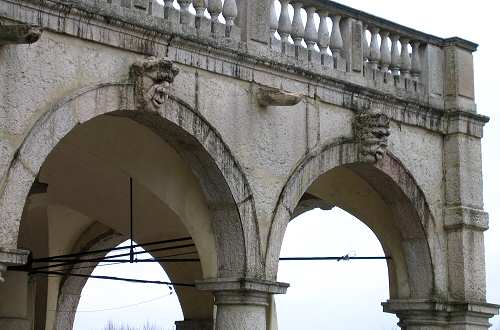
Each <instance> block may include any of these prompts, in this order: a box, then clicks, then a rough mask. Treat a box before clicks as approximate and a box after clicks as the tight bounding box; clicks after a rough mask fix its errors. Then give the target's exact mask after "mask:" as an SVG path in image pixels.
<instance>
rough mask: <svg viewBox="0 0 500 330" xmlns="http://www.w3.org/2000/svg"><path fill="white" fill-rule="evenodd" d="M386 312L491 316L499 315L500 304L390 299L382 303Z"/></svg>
mask: <svg viewBox="0 0 500 330" xmlns="http://www.w3.org/2000/svg"><path fill="white" fill-rule="evenodd" d="M382 306H383V310H384V312H386V313H393V314H400V313H422V312H424V313H429V312H430V313H438V314H439V313H449V314H468V313H471V314H477V315H483V316H484V317H487V318H490V317H493V316H494V315H498V312H499V308H500V305H495V304H488V303H473V302H438V301H434V300H425V299H422V300H398V299H394V300H388V301H387V302H384V303H382Z"/></svg>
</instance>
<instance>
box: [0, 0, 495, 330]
mask: <svg viewBox="0 0 500 330" xmlns="http://www.w3.org/2000/svg"><path fill="white" fill-rule="evenodd" d="M279 4H280V6H277V3H275V2H272V1H265V0H249V1H242V0H239V1H238V0H224V1H221V0H177V2H175V3H174V2H173V0H165V4H164V5H160V4H158V3H157V2H156V1H148V0H108V1H103V0H43V1H42V0H16V1H14V0H0V72H1V74H0V86H1V87H0V272H1V274H2V279H3V283H1V284H0V297H1V299H0V328H1V329H9V330H10V329H22V330H24V329H50V330H53V329H55V330H63V329H71V328H72V323H73V320H74V312H71V310H74V309H75V308H76V306H77V305H78V301H79V295H80V293H81V290H82V288H83V286H84V285H85V281H86V279H85V278H84V277H76V276H69V274H73V275H74V274H80V275H88V274H90V273H91V271H92V267H94V266H95V265H96V264H97V261H96V260H93V261H87V262H85V263H83V264H84V265H87V268H82V267H81V263H80V264H78V265H79V266H77V265H67V266H66V267H63V268H57V269H58V270H59V271H60V272H62V273H63V274H61V275H62V276H58V277H40V276H33V274H32V273H30V272H26V271H24V272H23V271H19V269H23V268H19V266H23V265H24V266H25V267H27V266H29V267H31V268H30V269H31V270H33V267H38V269H39V270H40V269H42V268H43V267H48V266H50V262H49V261H47V262H46V263H41V264H38V265H35V264H33V263H32V262H30V260H33V258H42V257H46V256H55V255H65V254H71V253H82V252H85V251H90V250H96V249H103V248H110V247H113V246H116V245H117V244H118V243H120V242H122V241H124V240H126V239H127V237H128V234H129V227H128V217H129V209H128V201H129V199H128V198H129V185H128V183H129V178H133V179H134V182H135V186H134V196H135V206H134V212H135V213H134V217H135V218H136V219H139V220H137V222H136V224H135V235H134V239H135V241H136V242H137V243H138V244H143V243H146V242H151V241H158V240H171V239H176V238H179V237H189V238H190V239H191V240H192V242H193V244H194V248H195V250H194V251H193V250H192V249H191V250H190V249H189V248H190V247H185V248H183V249H184V250H182V248H181V250H182V252H184V253H185V254H186V255H188V256H191V257H193V258H199V262H191V263H170V262H163V263H162V266H163V267H164V269H165V271H166V272H167V273H168V275H169V277H170V278H171V279H172V280H173V281H174V282H184V283H196V288H191V287H180V286H177V287H176V288H175V289H176V292H177V295H178V297H179V301H180V304H181V307H182V310H183V313H184V318H185V320H184V321H179V322H177V329H198V330H200V329H212V328H213V327H215V329H217V330H256V329H276V328H277V325H276V318H275V310H274V302H273V296H274V295H275V294H284V293H285V292H286V288H287V286H288V285H287V284H286V283H279V282H277V281H276V274H277V270H278V262H279V252H280V247H281V242H282V240H283V236H284V234H285V230H286V227H287V224H288V222H289V221H290V220H291V219H292V218H293V217H295V216H297V215H298V214H299V213H301V212H305V211H307V210H309V209H312V208H315V207H325V205H327V206H335V207H340V208H342V209H344V210H346V211H348V212H349V213H351V214H353V215H354V216H356V217H357V218H358V219H360V220H361V221H363V222H364V223H365V224H366V225H367V226H369V227H370V228H371V229H372V230H373V232H374V233H375V234H376V236H377V237H378V239H379V240H380V242H381V245H382V247H383V249H384V252H385V254H386V255H387V256H390V259H388V260H387V267H388V273H389V286H390V300H388V301H387V302H384V303H383V309H384V311H386V312H389V313H395V314H396V315H397V316H398V317H399V320H400V322H399V325H400V326H401V328H402V329H407V330H424V329H426V330H444V329H458V330H462V329H463V330H479V329H487V328H488V327H489V323H488V319H489V318H490V317H492V316H493V315H495V314H496V313H497V312H498V306H496V305H492V304H488V303H487V302H486V283H485V265H484V243H483V232H484V231H485V230H486V229H487V228H488V215H487V213H486V212H484V211H483V201H482V174H481V138H482V131H483V126H484V125H485V124H486V123H487V122H488V118H487V117H484V116H482V115H480V114H478V113H477V111H476V107H475V103H474V81H473V52H474V51H475V50H476V47H477V45H476V44H474V43H472V42H469V41H466V40H462V39H460V38H450V39H443V38H439V37H435V36H432V35H428V34H425V33H422V32H419V31H417V30H413V29H411V28H408V27H405V26H401V25H398V24H395V23H393V22H391V21H388V20H385V19H382V18H378V17H375V16H372V15H370V14H367V13H364V12H360V11H357V10H355V9H352V8H349V7H346V6H343V5H340V4H337V3H334V2H328V1H324V0H304V1H301V2H297V1H292V2H291V3H290V2H289V1H288V0H281V1H280V2H279ZM177 8H178V9H177ZM190 8H191V9H190ZM276 8H280V10H279V13H278V12H277V10H276ZM291 13H293V15H292V14H291ZM315 21H317V22H319V26H317V25H316V24H315ZM146 250H148V249H147V248H146ZM149 251H150V252H151V254H152V255H153V256H155V257H157V258H161V257H162V256H161V255H160V254H159V253H155V251H153V249H149ZM104 254H105V253H102V254H101V255H100V257H103V256H104ZM45 269H47V268H45ZM214 306H215V307H216V308H214ZM214 309H215V310H216V313H214ZM214 315H215V316H214Z"/></svg>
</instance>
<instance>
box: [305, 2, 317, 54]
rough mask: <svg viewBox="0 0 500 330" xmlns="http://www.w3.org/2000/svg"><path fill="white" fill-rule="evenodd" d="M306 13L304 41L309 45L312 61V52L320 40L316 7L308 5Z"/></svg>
mask: <svg viewBox="0 0 500 330" xmlns="http://www.w3.org/2000/svg"><path fill="white" fill-rule="evenodd" d="M306 13H307V21H306V28H305V31H304V41H305V43H306V45H307V50H308V53H309V54H308V57H309V61H311V53H312V51H313V50H314V45H315V44H316V42H317V41H318V31H316V25H315V24H314V14H315V13H316V8H314V7H307V8H306Z"/></svg>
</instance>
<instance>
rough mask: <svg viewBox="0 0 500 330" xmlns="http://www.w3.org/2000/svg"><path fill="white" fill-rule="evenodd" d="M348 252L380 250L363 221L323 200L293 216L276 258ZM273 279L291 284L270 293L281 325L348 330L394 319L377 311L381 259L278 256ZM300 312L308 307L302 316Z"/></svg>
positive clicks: (383, 282)
mask: <svg viewBox="0 0 500 330" xmlns="http://www.w3.org/2000/svg"><path fill="white" fill-rule="evenodd" d="M308 203H311V200H310V199H309V201H308ZM301 204H302V203H301ZM347 254H348V255H349V256H350V257H353V256H354V257H367V256H369V257H374V256H377V257H379V256H384V250H383V249H382V246H381V244H380V242H379V240H378V238H377V237H376V236H375V235H374V233H373V232H372V231H371V229H370V228H368V227H367V226H366V225H365V224H363V222H361V221H359V220H358V219H357V218H355V217H354V216H352V215H351V214H349V213H347V212H346V211H344V210H342V209H341V208H339V207H332V206H330V207H326V205H322V207H321V208H318V207H316V208H312V209H310V210H308V211H305V212H303V213H301V214H300V215H298V216H297V217H294V218H293V220H292V221H291V222H290V224H289V225H288V228H287V232H286V234H285V237H284V240H283V245H282V248H281V254H280V257H292V256H294V257H296V256H301V257H342V256H345V255H347ZM305 270H307V271H305ZM278 281H284V282H287V283H291V286H290V288H289V290H288V292H287V294H286V295H283V296H276V298H275V299H276V310H277V323H278V325H279V327H280V328H284V329H292V328H293V329H300V328H313V329H326V328H332V327H333V328H339V329H346V330H347V329H361V328H364V327H366V324H370V325H371V328H373V329H392V328H393V327H394V326H395V324H396V323H397V318H396V317H395V316H393V315H389V314H383V313H382V311H381V305H380V302H381V301H385V300H387V299H388V298H389V280H388V268H387V264H386V262H385V260H341V261H336V260H321V261H312V260H306V261H293V262H292V261H280V265H279V270H278ZM303 311H308V312H307V313H308V315H307V317H304V314H303V313H304V312H303ZM285 315H286V317H285ZM359 315H363V322H362V323H359V322H358V319H359Z"/></svg>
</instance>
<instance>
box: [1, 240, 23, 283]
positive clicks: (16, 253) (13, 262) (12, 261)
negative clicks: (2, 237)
mask: <svg viewBox="0 0 500 330" xmlns="http://www.w3.org/2000/svg"><path fill="white" fill-rule="evenodd" d="M29 255H30V251H27V250H19V249H9V248H4V247H0V282H4V281H5V279H4V277H3V275H4V274H5V272H6V271H7V267H8V266H22V265H25V264H26V263H27V262H28V257H29Z"/></svg>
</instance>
